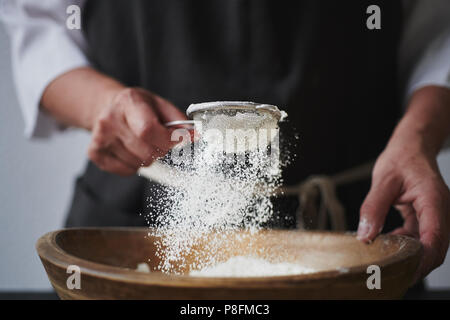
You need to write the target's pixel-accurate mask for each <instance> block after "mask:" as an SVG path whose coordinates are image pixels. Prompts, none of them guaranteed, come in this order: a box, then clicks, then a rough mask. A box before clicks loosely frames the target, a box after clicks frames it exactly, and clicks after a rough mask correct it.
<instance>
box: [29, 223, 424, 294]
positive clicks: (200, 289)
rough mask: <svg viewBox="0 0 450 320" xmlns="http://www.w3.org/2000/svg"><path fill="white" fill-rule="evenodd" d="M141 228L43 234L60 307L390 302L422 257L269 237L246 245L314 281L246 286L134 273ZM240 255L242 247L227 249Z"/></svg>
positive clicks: (415, 252) (306, 235) (395, 245)
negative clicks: (66, 303) (88, 302)
mask: <svg viewBox="0 0 450 320" xmlns="http://www.w3.org/2000/svg"><path fill="white" fill-rule="evenodd" d="M148 232H149V230H148V229H146V228H83V229H65V230H59V231H54V232H50V233H48V234H46V235H44V236H42V237H41V238H40V239H39V240H38V242H37V245H36V247H37V251H38V254H39V256H40V258H41V261H42V263H43V265H44V267H45V270H46V272H47V275H48V277H49V279H50V281H51V283H52V285H53V287H54V288H55V290H56V292H57V293H58V295H59V297H60V298H62V299H374V298H375V299H376V298H383V299H391V298H401V297H402V296H403V294H404V293H405V291H406V290H407V288H408V287H409V285H410V284H411V281H412V279H413V275H414V273H415V271H416V268H417V266H418V263H419V259H420V256H421V251H422V249H421V244H420V242H418V241H417V240H415V239H412V238H408V237H403V236H393V235H380V236H379V237H378V238H377V239H376V240H375V241H374V242H373V243H371V244H369V245H368V244H364V243H362V242H360V241H358V240H357V239H356V238H355V235H354V234H348V233H347V234H344V233H332V232H300V231H281V230H271V231H264V232H261V233H259V234H257V235H256V236H255V237H253V239H254V240H255V239H256V241H253V243H256V245H257V246H261V247H264V248H265V250H264V252H265V255H266V257H267V255H268V256H278V257H280V259H282V260H283V259H284V260H286V261H291V262H294V261H297V262H299V263H300V262H301V264H302V265H303V266H305V267H311V268H315V269H316V270H318V271H317V272H315V273H310V274H301V275H291V276H276V277H251V278H205V277H192V276H188V275H167V274H163V273H161V272H156V271H155V272H151V273H142V272H138V271H136V270H135V269H136V266H137V264H138V263H141V262H146V261H147V260H148V259H149V258H150V261H151V267H155V265H156V264H157V263H158V258H157V257H155V250H156V246H155V239H154V238H152V237H149V236H147V234H148ZM227 247H228V248H229V252H230V255H245V253H246V250H249V249H247V248H246V246H245V245H244V246H243V245H239V246H234V242H232V241H230V243H229V244H228V245H227ZM69 265H77V266H79V267H80V270H81V281H80V282H81V289H72V290H70V289H68V287H67V285H66V283H67V279H68V277H69V276H70V275H71V274H70V273H67V268H68V266H69ZM369 265H377V266H379V267H380V270H381V275H380V276H381V289H372V290H369V289H368V287H367V279H368V277H369V276H371V274H370V273H369V274H368V273H367V267H368V266H369Z"/></svg>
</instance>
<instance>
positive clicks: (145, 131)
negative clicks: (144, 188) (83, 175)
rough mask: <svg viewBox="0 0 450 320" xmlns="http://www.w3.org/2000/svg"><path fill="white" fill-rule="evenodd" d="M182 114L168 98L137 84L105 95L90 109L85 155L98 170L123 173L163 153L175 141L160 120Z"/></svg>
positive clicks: (181, 118)
mask: <svg viewBox="0 0 450 320" xmlns="http://www.w3.org/2000/svg"><path fill="white" fill-rule="evenodd" d="M184 119H186V116H185V115H184V114H183V113H182V112H181V111H180V110H178V109H177V108H176V107H175V106H174V105H172V104H171V103H170V102H169V101H167V100H165V99H163V98H161V97H160V96H158V95H155V94H153V93H151V92H149V91H147V90H144V89H140V88H121V89H119V90H116V91H114V92H113V93H112V94H109V95H107V97H106V99H105V103H104V104H103V106H102V107H101V108H99V111H98V112H97V113H93V117H92V122H91V125H90V126H91V130H92V139H91V143H90V145H89V151H88V154H89V158H90V159H91V160H92V161H93V162H94V163H95V164H96V165H97V166H98V167H99V168H100V169H102V170H105V171H109V172H112V173H115V174H118V175H122V176H127V175H132V174H134V173H136V171H137V169H139V167H140V166H142V165H145V166H148V165H150V164H151V163H152V162H153V161H154V160H155V159H156V158H158V157H162V156H164V155H165V154H166V153H167V152H168V151H169V149H170V148H171V147H173V146H174V145H175V144H177V141H171V133H172V129H169V128H166V127H165V126H164V123H166V122H169V121H174V120H184Z"/></svg>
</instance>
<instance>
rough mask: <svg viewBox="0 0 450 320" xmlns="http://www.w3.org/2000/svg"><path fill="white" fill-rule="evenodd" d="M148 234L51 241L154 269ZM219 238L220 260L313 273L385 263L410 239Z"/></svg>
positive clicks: (199, 250) (78, 253)
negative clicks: (293, 266) (260, 261)
mask: <svg viewBox="0 0 450 320" xmlns="http://www.w3.org/2000/svg"><path fill="white" fill-rule="evenodd" d="M148 232H149V230H148V229H127V228H124V229H67V230H63V231H61V232H59V233H57V234H56V237H55V242H56V245H57V246H58V247H59V248H60V249H62V250H63V251H65V252H66V253H67V254H69V255H72V256H75V257H77V258H81V259H83V260H86V261H90V262H95V263H100V264H104V265H109V266H114V267H119V268H127V269H136V267H137V264H139V263H142V262H146V263H148V264H149V266H150V268H151V269H152V270H156V269H157V266H158V264H159V262H160V258H159V257H158V255H157V254H156V251H157V247H156V241H157V240H158V239H157V238H156V237H154V236H149V235H148ZM242 235H247V236H244V237H243V236H242ZM216 236H217V235H214V234H212V235H210V237H213V238H214V237H216ZM221 238H223V239H222V241H223V246H222V247H221V251H220V257H219V258H218V261H222V260H226V259H228V258H229V257H232V256H248V255H251V256H259V257H262V258H265V259H267V260H269V261H272V262H294V263H298V264H300V265H302V266H304V267H308V268H313V269H315V270H317V271H327V270H336V269H350V268H353V267H360V266H367V265H370V264H378V265H383V263H385V262H386V261H389V260H390V259H391V260H392V259H393V258H395V257H396V256H397V255H399V254H401V252H402V251H403V253H404V250H407V249H408V248H407V247H408V244H409V241H410V240H411V239H408V238H405V237H398V236H386V235H383V236H379V237H378V238H377V239H376V240H375V241H374V242H373V243H372V244H370V245H367V244H364V243H362V242H360V241H358V240H357V239H356V238H355V237H354V235H350V234H339V233H327V232H299V231H277V230H271V231H262V232H259V233H257V234H253V235H248V234H245V233H243V232H236V233H233V234H231V235H228V236H227V237H223V236H222V237H221ZM210 240H211V239H206V240H205V242H204V243H199V244H198V245H197V247H196V250H195V252H196V254H195V255H197V256H198V255H200V256H201V255H204V254H207V251H208V249H207V248H208V246H207V245H206V244H207V243H209V242H210ZM409 249H411V248H409ZM194 259H195V256H194V255H193V254H191V255H186V262H187V267H186V266H184V265H183V266H182V265H178V266H176V267H177V268H178V269H177V271H179V272H181V273H185V272H187V271H188V270H189V268H190V267H189V265H190V263H191V262H192V261H194Z"/></svg>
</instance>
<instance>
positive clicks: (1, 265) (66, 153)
mask: <svg viewBox="0 0 450 320" xmlns="http://www.w3.org/2000/svg"><path fill="white" fill-rule="evenodd" d="M42 63H45V62H42ZM88 138H89V137H88V134H87V133H85V132H81V131H72V132H66V133H64V134H62V135H58V136H56V137H54V138H52V139H50V140H41V141H39V140H35V141H29V140H26V139H25V138H24V137H23V121H22V117H21V113H20V111H19V107H18V103H17V99H16V96H15V91H14V86H13V83H12V79H11V64H10V58H9V44H8V41H7V38H6V34H5V32H4V29H3V27H2V26H0V291H12V290H47V289H50V288H51V287H50V284H49V282H48V280H47V277H46V275H45V271H44V269H43V267H42V265H41V263H40V261H39V258H38V256H37V254H36V251H35V248H34V245H35V242H36V240H37V239H38V238H39V237H40V236H41V235H43V234H44V233H46V232H48V231H51V230H55V229H58V228H60V227H61V226H62V224H63V221H64V216H65V212H66V211H67V207H68V204H69V201H70V197H71V192H72V183H73V180H74V177H75V176H76V175H77V174H79V173H81V170H82V169H83V166H84V162H85V159H86V156H85V155H86V147H87V143H88ZM439 162H440V165H441V168H442V171H443V173H444V175H445V178H446V181H447V183H449V182H450V152H447V153H445V154H441V155H440V157H439ZM428 283H429V285H430V286H431V287H434V288H437V287H447V288H450V258H449V259H447V261H446V264H445V265H444V266H442V267H441V268H439V269H437V270H436V271H434V272H433V273H432V274H431V275H430V276H429V278H428Z"/></svg>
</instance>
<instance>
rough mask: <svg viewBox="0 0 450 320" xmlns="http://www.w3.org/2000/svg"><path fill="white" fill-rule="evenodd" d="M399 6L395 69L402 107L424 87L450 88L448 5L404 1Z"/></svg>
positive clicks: (444, 1) (446, 1)
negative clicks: (401, 25) (399, 32)
mask: <svg viewBox="0 0 450 320" xmlns="http://www.w3.org/2000/svg"><path fill="white" fill-rule="evenodd" d="M403 4H404V17H405V24H404V30H403V36H402V41H401V44H400V52H399V54H400V55H399V59H400V60H399V66H400V80H401V83H402V87H403V97H404V104H405V105H406V103H407V101H408V100H409V98H410V96H411V95H412V93H413V92H414V91H416V90H417V89H420V88H422V87H424V86H427V85H437V86H442V87H447V88H450V1H449V0H426V1H425V0H405V1H404V2H403Z"/></svg>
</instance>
